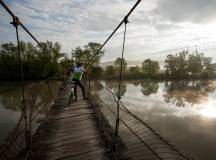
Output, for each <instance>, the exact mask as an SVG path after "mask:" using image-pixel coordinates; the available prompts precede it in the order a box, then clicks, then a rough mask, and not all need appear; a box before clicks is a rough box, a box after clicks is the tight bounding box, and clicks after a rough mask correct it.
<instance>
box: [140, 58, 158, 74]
mask: <svg viewBox="0 0 216 160" xmlns="http://www.w3.org/2000/svg"><path fill="white" fill-rule="evenodd" d="M159 69H160V66H159V63H158V62H157V61H153V60H151V59H146V60H145V61H144V62H143V63H142V71H143V72H144V73H145V74H147V75H148V76H152V75H155V74H156V73H157V72H158V71H159Z"/></svg>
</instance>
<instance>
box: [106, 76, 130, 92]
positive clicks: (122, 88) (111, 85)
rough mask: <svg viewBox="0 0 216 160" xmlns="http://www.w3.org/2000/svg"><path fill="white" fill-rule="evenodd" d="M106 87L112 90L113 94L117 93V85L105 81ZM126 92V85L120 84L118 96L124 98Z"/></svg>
mask: <svg viewBox="0 0 216 160" xmlns="http://www.w3.org/2000/svg"><path fill="white" fill-rule="evenodd" d="M105 84H106V87H107V88H109V89H110V90H112V91H113V92H114V93H116V94H117V93H118V87H119V83H118V82H114V81H109V80H108V81H105ZM126 91H127V85H126V84H125V83H124V82H122V83H121V89H120V96H124V94H125V92H126Z"/></svg>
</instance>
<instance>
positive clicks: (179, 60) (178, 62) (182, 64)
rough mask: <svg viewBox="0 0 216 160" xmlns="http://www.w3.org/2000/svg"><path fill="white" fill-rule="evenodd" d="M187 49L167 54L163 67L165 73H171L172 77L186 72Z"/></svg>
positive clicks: (180, 75) (183, 74)
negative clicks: (174, 53)
mask: <svg viewBox="0 0 216 160" xmlns="http://www.w3.org/2000/svg"><path fill="white" fill-rule="evenodd" d="M187 56H188V51H182V52H179V53H178V54H176V55H168V56H167V59H166V60H165V63H166V65H165V68H166V72H167V74H170V75H173V76H174V77H182V76H185V75H186V73H187V67H188V66H187V60H186V58H187Z"/></svg>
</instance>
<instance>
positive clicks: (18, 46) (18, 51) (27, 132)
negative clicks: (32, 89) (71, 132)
mask: <svg viewBox="0 0 216 160" xmlns="http://www.w3.org/2000/svg"><path fill="white" fill-rule="evenodd" d="M11 24H12V25H13V26H14V27H15V29H16V39H17V55H18V57H17V60H18V64H19V72H20V81H21V85H22V91H21V92H22V105H23V108H22V112H23V113H24V120H25V138H26V152H27V159H28V160H29V159H30V152H29V151H30V134H29V125H28V117H27V107H26V101H25V81H24V73H23V64H22V60H21V50H20V40H19V30H18V26H19V25H20V21H19V18H18V17H13V22H11Z"/></svg>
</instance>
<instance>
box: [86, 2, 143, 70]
mask: <svg viewBox="0 0 216 160" xmlns="http://www.w3.org/2000/svg"><path fill="white" fill-rule="evenodd" d="M141 1H142V0H138V1H137V2H136V3H135V5H134V6H133V7H132V8H131V10H130V11H129V12H128V14H127V15H126V16H125V18H124V19H123V20H122V21H121V22H120V23H119V25H118V26H117V27H116V28H115V29H114V31H113V32H112V33H111V35H110V36H109V37H108V38H107V39H106V41H105V42H104V43H103V44H102V45H101V47H100V48H99V49H98V50H97V51H96V52H95V54H94V55H93V57H92V58H91V59H90V61H89V62H88V64H87V66H89V65H90V64H92V62H93V60H94V59H95V57H96V56H97V55H98V54H99V53H100V51H101V50H102V48H103V47H104V46H105V44H106V43H107V42H108V41H109V40H110V39H111V38H112V36H113V35H114V34H115V33H116V31H117V30H118V29H119V28H120V27H121V25H122V24H123V23H125V19H128V17H129V16H130V15H131V13H132V12H133V11H134V9H135V8H136V7H137V6H138V4H139V3H140V2H141Z"/></svg>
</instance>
